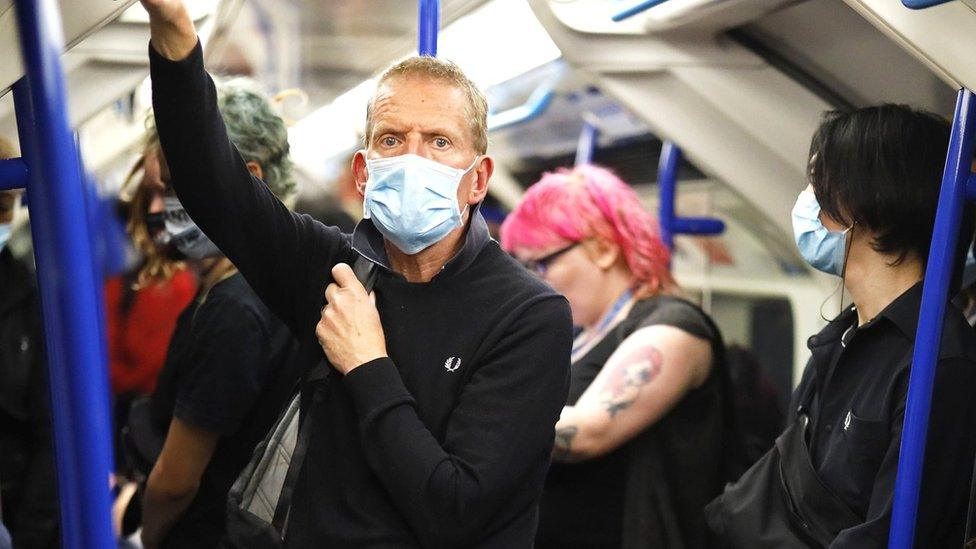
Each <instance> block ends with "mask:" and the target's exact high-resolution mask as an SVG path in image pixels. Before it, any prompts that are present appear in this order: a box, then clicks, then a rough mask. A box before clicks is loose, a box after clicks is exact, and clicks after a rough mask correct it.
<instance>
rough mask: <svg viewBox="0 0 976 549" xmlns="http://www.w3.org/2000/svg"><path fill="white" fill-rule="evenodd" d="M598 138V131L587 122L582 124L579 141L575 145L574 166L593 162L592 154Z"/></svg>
mask: <svg viewBox="0 0 976 549" xmlns="http://www.w3.org/2000/svg"><path fill="white" fill-rule="evenodd" d="M599 136H600V130H598V129H597V127H596V126H595V125H594V124H592V123H590V122H589V121H584V122H583V129H582V130H581V131H580V136H579V141H578V142H577V143H576V165H577V166H579V165H581V164H589V163H590V162H593V152H594V151H595V150H596V141H597V138H599Z"/></svg>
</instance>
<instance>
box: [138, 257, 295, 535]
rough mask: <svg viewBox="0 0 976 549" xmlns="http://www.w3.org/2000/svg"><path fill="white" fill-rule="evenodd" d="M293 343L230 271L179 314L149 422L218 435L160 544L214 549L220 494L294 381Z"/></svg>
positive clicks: (220, 524)
mask: <svg viewBox="0 0 976 549" xmlns="http://www.w3.org/2000/svg"><path fill="white" fill-rule="evenodd" d="M297 350H298V344H297V342H296V341H295V340H294V338H293V337H292V335H291V333H290V332H289V330H288V328H286V327H285V325H284V324H282V322H281V321H280V320H278V318H277V317H276V316H274V314H272V313H271V311H269V310H268V308H267V307H265V305H264V304H263V303H262V302H261V300H259V299H258V297H257V296H256V295H255V294H254V292H253V291H252V290H251V288H250V286H248V284H247V282H245V280H244V277H242V276H241V275H240V274H234V275H233V276H230V277H228V278H227V279H225V280H222V281H221V282H218V283H217V284H216V285H214V287H213V288H212V289H211V290H210V292H209V294H203V293H202V292H201V293H200V294H199V295H198V296H197V298H196V299H195V300H194V301H193V302H192V303H190V305H189V306H188V307H187V308H186V309H185V310H184V311H183V312H182V313H181V314H180V317H179V319H178V320H177V323H176V329H175V331H174V332H173V338H172V339H171V340H170V345H169V350H168V352H167V355H166V363H165V365H164V366H163V370H162V372H161V373H160V375H159V382H158V384H157V387H156V392H155V393H154V394H153V397H152V421H153V427H154V428H155V429H157V430H158V432H159V433H161V434H163V435H165V433H166V431H167V429H168V428H169V423H170V421H171V420H172V418H173V417H177V418H179V419H180V420H181V421H183V422H186V423H188V424H190V425H193V426H195V427H199V428H201V429H205V430H207V431H210V432H213V433H217V434H219V435H220V440H219V442H218V443H217V447H216V449H215V450H214V453H213V456H212V457H211V459H210V463H209V465H208V466H207V469H206V470H205V471H204V474H203V477H202V478H201V479H200V488H199V490H198V491H197V494H196V496H195V497H194V498H193V501H192V503H190V506H189V507H188V508H187V509H186V512H185V513H184V514H183V516H182V517H180V519H179V521H178V522H177V523H176V524H175V525H174V526H173V528H172V529H171V530H170V533H169V535H168V536H167V538H166V540H165V543H164V545H165V546H166V547H174V548H176V547H179V548H185V547H214V546H216V544H217V542H218V541H219V539H220V537H221V536H222V535H223V533H224V521H225V519H224V517H225V513H226V509H227V504H226V501H227V492H228V491H229V490H230V487H231V485H232V484H233V483H234V480H235V479H236V478H237V475H238V474H240V472H241V470H242V469H243V468H244V466H245V465H247V463H248V461H249V460H250V458H251V454H252V452H253V451H254V447H255V446H256V445H257V443H258V442H260V441H261V440H262V439H263V438H264V436H265V435H266V434H267V432H268V430H269V429H270V428H271V426H272V425H273V423H274V421H275V420H276V419H277V417H278V414H279V411H280V410H281V407H282V406H283V405H284V404H285V401H286V400H287V399H288V397H289V396H290V395H292V394H293V391H294V390H295V389H296V387H297V383H298V379H299V376H300V367H299V363H298V361H297V359H296V357H297Z"/></svg>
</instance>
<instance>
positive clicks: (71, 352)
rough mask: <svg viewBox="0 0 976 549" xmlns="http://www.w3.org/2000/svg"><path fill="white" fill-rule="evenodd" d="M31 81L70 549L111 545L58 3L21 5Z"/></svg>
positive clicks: (98, 382)
mask: <svg viewBox="0 0 976 549" xmlns="http://www.w3.org/2000/svg"><path fill="white" fill-rule="evenodd" d="M15 4H16V5H15V12H16V15H17V23H18V28H19V35H20V45H21V52H22V54H23V61H24V63H23V65H24V68H25V71H26V76H25V77H24V78H22V79H21V80H20V81H19V82H18V83H17V84H15V85H14V88H13V94H14V106H15V111H16V115H17V126H18V129H19V137H20V145H21V149H22V151H23V155H24V156H23V161H24V162H25V163H26V165H27V167H28V170H27V171H28V175H29V181H28V184H27V185H26V188H27V195H28V197H29V199H30V204H31V213H32V216H31V230H32V234H33V242H34V254H35V259H36V262H37V277H38V286H39V289H40V295H41V308H42V317H43V320H44V334H45V347H46V350H47V361H48V372H49V376H48V377H49V382H50V394H51V410H52V419H53V430H54V442H55V448H56V452H55V456H56V458H57V473H58V495H59V499H60V502H61V506H60V514H61V529H62V540H63V546H64V547H65V548H67V549H90V548H104V549H109V548H111V547H114V546H115V540H114V536H113V534H112V528H111V518H110V514H109V509H110V493H109V486H108V482H109V475H110V473H111V470H112V458H111V452H110V448H111V432H110V425H111V416H110V414H109V394H108V374H107V368H106V367H105V363H104V349H105V346H104V342H103V340H102V338H103V337H104V334H103V332H102V331H101V330H100V326H101V322H100V319H99V314H98V312H99V302H100V299H101V298H100V295H101V294H100V289H101V286H100V282H99V281H98V280H97V277H96V275H95V266H94V264H93V260H92V258H93V254H92V241H91V229H90V226H89V217H88V206H87V203H86V202H87V201H86V198H85V189H84V186H83V185H84V184H83V182H82V178H81V170H80V165H81V164H80V160H79V155H78V150H77V148H76V147H75V142H74V140H73V138H72V134H71V130H70V126H69V124H68V117H67V113H66V112H65V107H64V106H65V104H66V101H65V92H64V73H63V70H62V66H61V59H60V55H61V52H62V50H63V49H64V48H63V46H64V43H63V33H62V27H61V18H60V13H59V11H58V6H57V4H56V3H55V1H54V0H17V2H16V3H15Z"/></svg>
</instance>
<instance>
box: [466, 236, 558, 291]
mask: <svg viewBox="0 0 976 549" xmlns="http://www.w3.org/2000/svg"><path fill="white" fill-rule="evenodd" d="M481 257H482V258H483V259H484V262H485V266H486V269H485V272H486V273H487V274H488V275H489V276H491V277H492V278H495V279H497V280H498V281H499V283H501V284H504V285H505V286H506V288H507V289H508V291H513V292H517V293H518V294H519V295H520V297H521V298H523V299H530V298H536V297H562V296H561V295H560V294H559V293H557V292H556V290H554V289H553V288H552V286H550V285H548V284H546V282H545V281H543V280H542V279H541V278H539V277H538V276H536V275H535V274H533V273H531V272H530V271H529V270H528V269H526V268H525V266H523V265H522V264H521V263H519V262H518V261H517V260H516V259H515V258H514V257H512V256H510V255H508V254H507V253H505V252H504V251H503V250H502V249H501V246H499V245H498V243H497V242H495V241H494V240H492V241H491V242H489V243H488V244H486V245H485V249H484V250H483V251H482V254H481Z"/></svg>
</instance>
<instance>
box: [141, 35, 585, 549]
mask: <svg viewBox="0 0 976 549" xmlns="http://www.w3.org/2000/svg"><path fill="white" fill-rule="evenodd" d="M150 57H151V70H152V79H153V106H154V109H155V115H156V122H157V127H158V129H159V135H160V139H161V142H162V145H163V149H164V150H165V152H166V157H167V159H168V160H169V164H170V169H171V171H172V173H173V181H174V187H175V188H176V191H177V194H178V195H179V197H180V200H181V201H182V202H183V204H184V206H185V207H186V209H187V212H189V214H190V215H191V216H192V217H193V220H194V221H195V222H196V223H197V224H198V225H199V226H200V227H201V228H202V229H203V231H204V232H205V233H206V234H207V235H208V236H209V237H210V238H211V239H212V240H213V241H214V242H215V243H216V244H217V245H218V246H219V247H220V249H221V250H222V251H224V252H225V253H226V254H227V257H229V258H230V259H231V260H232V261H233V262H234V264H235V265H236V266H237V267H238V268H239V269H240V270H241V273H243V274H244V276H245V277H247V279H248V281H249V282H250V283H251V285H252V287H253V288H254V290H255V292H257V294H258V295H259V296H260V297H261V299H263V300H264V302H265V303H267V304H268V306H269V307H271V308H272V309H273V310H274V311H275V312H276V313H277V314H278V315H279V316H280V317H281V319H282V320H284V321H285V323H286V324H288V325H289V326H290V327H291V329H292V331H293V332H294V333H295V334H296V335H297V337H298V338H299V340H300V341H301V343H302V352H303V361H304V364H305V365H306V366H307V367H308V368H311V367H313V366H314V365H316V364H317V363H318V362H319V361H320V360H321V359H322V356H323V352H322V349H321V347H320V346H319V344H318V341H317V340H316V338H315V333H314V330H315V326H316V324H317V323H318V322H319V320H320V318H321V308H322V306H323V304H324V290H325V288H326V286H327V285H328V284H329V283H330V282H332V279H331V269H332V267H333V266H334V265H335V264H337V263H339V262H347V263H349V262H352V261H353V259H354V258H355V257H356V255H361V256H364V257H366V258H367V259H369V260H370V261H373V262H374V263H376V264H377V265H379V266H380V268H379V273H378V276H377V281H376V285H375V288H374V289H375V292H376V295H377V299H376V304H377V309H378V310H379V314H380V319H381V321H382V324H383V329H384V334H385V336H386V346H387V350H388V352H389V358H383V359H379V360H375V361H373V362H370V363H367V364H364V365H361V366H359V367H358V368H356V369H355V370H354V371H352V372H351V373H350V374H349V375H347V376H345V377H342V376H340V375H339V374H338V373H335V372H333V374H332V375H331V376H329V378H327V379H326V381H325V383H326V388H325V397H324V398H323V399H322V401H321V404H320V405H314V406H312V407H311V408H310V409H309V410H308V411H307V413H305V414H303V421H313V422H314V423H313V425H314V429H312V435H311V438H310V439H309V445H308V450H307V452H308V453H307V455H306V458H305V461H304V466H303V468H302V471H301V475H300V476H299V478H298V482H297V484H296V487H295V492H294V495H293V501H292V508H291V513H290V515H289V519H288V526H287V535H286V545H288V546H290V547H323V546H326V547H414V546H418V545H422V546H426V547H499V548H506V549H507V548H519V547H531V545H532V540H533V537H534V534H535V529H536V521H537V514H538V513H537V506H538V498H539V495H540V492H541V489H542V484H543V480H544V478H545V474H546V471H547V469H548V466H549V456H550V453H551V451H552V443H553V438H554V430H553V429H554V426H555V423H556V420H557V419H558V416H559V412H560V411H561V409H562V406H563V404H564V403H565V402H566V391H567V387H568V377H569V376H568V374H569V354H570V347H571V345H572V326H571V324H572V321H571V317H570V312H569V305H568V303H567V302H566V300H565V299H564V298H563V297H561V296H559V295H558V294H556V293H555V292H553V291H552V289H551V288H549V287H548V286H546V285H545V284H543V283H542V282H541V281H539V280H537V279H536V278H535V277H533V276H532V275H531V274H530V273H529V272H527V271H526V270H525V269H524V268H522V267H521V266H520V265H519V264H518V263H517V262H516V261H515V260H514V259H512V258H511V257H509V256H508V255H507V254H505V253H504V252H503V251H502V250H501V249H500V248H499V246H498V244H497V243H496V242H494V241H492V240H491V238H490V237H489V236H488V228H487V225H486V223H485V221H484V218H483V217H482V216H481V214H480V213H479V212H478V210H477V209H475V210H473V214H472V215H471V221H470V224H469V227H468V230H467V233H466V236H465V241H464V244H463V248H462V249H461V251H460V252H459V253H458V254H457V256H455V257H454V258H453V259H452V260H451V261H449V262H448V263H447V264H446V265H445V266H444V268H443V270H442V271H441V272H440V273H439V274H438V275H437V276H435V277H434V278H433V280H431V281H430V282H428V283H423V284H418V283H410V282H407V281H406V280H405V279H404V278H403V277H402V276H400V275H399V274H397V273H395V272H393V271H391V270H390V269H389V268H388V267H387V257H386V253H385V248H384V243H383V238H382V236H381V235H380V233H379V232H378V231H377V230H376V228H375V227H374V226H373V225H372V224H371V223H370V222H369V221H368V220H367V221H363V222H361V223H360V224H359V225H358V226H357V227H356V230H355V232H354V234H353V235H345V234H342V233H341V232H340V231H339V230H338V229H336V228H334V227H326V226H325V225H322V224H321V223H318V222H316V221H314V220H313V219H312V218H310V217H309V216H304V215H298V214H294V213H292V212H290V211H288V209H287V208H286V207H285V206H284V205H282V204H281V203H280V202H279V201H278V200H277V199H276V198H275V197H274V195H273V194H271V193H270V192H269V191H268V190H267V188H266V186H265V185H263V184H261V183H260V182H259V181H257V180H256V179H254V178H253V177H252V176H251V175H250V173H249V172H248V170H247V167H246V166H245V164H244V162H243V161H242V160H241V157H240V155H239V154H238V153H237V151H236V149H234V147H233V145H232V144H231V143H230V142H229V141H228V139H227V134H226V130H225V128H224V125H223V122H222V120H221V118H220V114H219V112H218V110H217V105H216V94H215V89H214V86H213V82H212V81H211V80H210V77H209V76H208V75H207V74H206V72H205V71H204V69H203V58H202V55H201V50H200V48H199V46H198V47H197V49H196V50H195V51H194V53H193V54H192V55H191V56H190V57H189V58H188V59H186V60H184V61H181V62H176V63H173V62H169V61H166V60H165V59H163V58H162V57H160V56H159V55H158V54H156V53H155V52H154V51H152V48H150Z"/></svg>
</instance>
